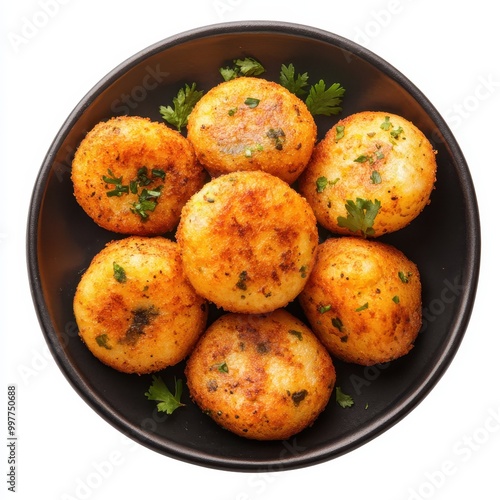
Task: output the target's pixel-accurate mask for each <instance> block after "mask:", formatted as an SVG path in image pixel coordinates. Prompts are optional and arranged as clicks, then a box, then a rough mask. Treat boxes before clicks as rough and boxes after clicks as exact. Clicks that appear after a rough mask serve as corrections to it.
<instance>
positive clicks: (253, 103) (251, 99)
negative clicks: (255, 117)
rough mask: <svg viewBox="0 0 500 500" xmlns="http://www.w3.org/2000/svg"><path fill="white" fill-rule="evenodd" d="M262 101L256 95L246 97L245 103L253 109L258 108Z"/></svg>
mask: <svg viewBox="0 0 500 500" xmlns="http://www.w3.org/2000/svg"><path fill="white" fill-rule="evenodd" d="M259 103H260V99H257V98H255V97H247V98H246V99H245V104H246V105H247V106H248V107H249V108H250V109H253V108H256V107H257V106H258V105H259Z"/></svg>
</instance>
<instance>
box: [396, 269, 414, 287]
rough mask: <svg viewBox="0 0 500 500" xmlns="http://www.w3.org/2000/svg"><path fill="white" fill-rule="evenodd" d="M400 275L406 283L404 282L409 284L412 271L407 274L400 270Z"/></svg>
mask: <svg viewBox="0 0 500 500" xmlns="http://www.w3.org/2000/svg"><path fill="white" fill-rule="evenodd" d="M398 276H399V279H400V280H401V281H402V282H403V283H404V284H407V283H409V281H410V276H411V273H407V274H405V273H404V272H403V271H399V272H398Z"/></svg>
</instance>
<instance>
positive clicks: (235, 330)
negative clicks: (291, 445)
mask: <svg viewBox="0 0 500 500" xmlns="http://www.w3.org/2000/svg"><path fill="white" fill-rule="evenodd" d="M185 374H186V379H187V385H188V388H189V392H190V394H191V397H192V399H193V400H194V401H195V402H196V403H197V404H198V406H200V408H201V409H202V410H203V411H204V412H205V413H207V414H208V415H210V417H212V418H213V419H214V421H215V422H217V423H218V424H219V425H221V426H222V427H224V428H225V429H228V430H229V431H232V432H234V433H235V434H238V435H240V436H243V437H246V438H249V439H258V440H275V439H288V438H289V437H290V436H292V435H294V434H296V433H298V432H300V431H301V430H303V429H304V428H306V427H308V426H310V425H312V424H313V422H314V421H315V420H316V418H317V417H318V415H319V414H320V413H321V412H322V411H323V409H324V408H325V406H326V404H327V403H328V400H329V398H330V395H331V393H332V390H333V387H334V384H335V369H334V366H333V364H332V360H331V358H330V355H329V354H328V352H327V350H326V349H325V348H324V346H323V345H322V344H321V343H320V342H319V341H318V339H317V338H316V337H315V335H314V334H313V333H312V332H311V330H310V329H309V328H308V327H307V326H306V325H304V324H303V323H302V322H300V321H299V320H297V319H296V318H295V317H293V316H292V315H291V314H290V313H288V312H286V311H285V310H283V309H278V310H276V311H274V312H272V313H269V314H265V315H245V314H233V313H228V314H226V315H224V316H222V317H220V318H219V319H218V320H216V321H215V322H214V323H213V324H212V325H211V326H210V327H209V328H208V330H207V331H206V332H205V334H204V335H203V336H202V337H201V339H200V341H199V342H198V343H197V344H196V347H195V349H194V350H193V352H192V354H191V356H190V357H189V359H188V361H187V365H186V370H185Z"/></svg>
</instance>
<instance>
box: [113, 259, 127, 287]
mask: <svg viewBox="0 0 500 500" xmlns="http://www.w3.org/2000/svg"><path fill="white" fill-rule="evenodd" d="M113 278H115V280H116V281H118V283H125V281H127V275H126V273H125V269H123V267H122V266H120V265H119V264H117V263H116V262H113Z"/></svg>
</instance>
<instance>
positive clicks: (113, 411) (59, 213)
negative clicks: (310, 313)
mask: <svg viewBox="0 0 500 500" xmlns="http://www.w3.org/2000/svg"><path fill="white" fill-rule="evenodd" d="M246 56H251V57H255V58H256V59H258V60H259V61H260V62H261V63H262V64H263V65H264V67H265V68H266V69H267V72H266V73H265V74H264V75H262V76H263V77H265V78H267V79H271V80H277V79H278V76H279V72H280V68H281V64H289V63H293V64H294V66H295V68H296V70H297V71H298V72H306V71H307V72H308V74H309V81H310V82H311V83H315V82H317V81H318V80H319V79H324V80H325V82H326V83H327V84H331V83H334V82H339V83H341V85H342V86H344V87H345V88H346V95H345V98H344V103H343V112H342V114H341V115H340V117H344V116H347V115H348V114H351V113H354V112H357V111H364V110H382V111H388V112H394V113H397V114H400V115H402V116H404V117H406V118H407V119H409V120H411V121H413V122H414V123H415V124H416V125H417V126H418V127H420V128H421V129H422V130H423V132H424V133H425V134H426V135H427V137H428V138H429V139H430V140H431V142H432V143H433V145H434V146H435V149H437V150H438V155H437V160H438V175H437V184H436V189H435V191H434V192H433V194H432V202H431V204H430V205H429V206H428V207H426V209H425V210H424V212H423V213H422V214H421V215H420V216H419V217H418V218H417V219H416V220H415V221H413V222H412V223H411V224H410V225H409V226H408V227H407V228H405V229H403V230H401V231H398V232H397V233H393V234H392V235H387V236H385V237H383V238H382V240H383V241H386V242H388V243H391V244H393V245H395V246H396V247H397V248H399V249H400V250H402V251H403V252H404V253H405V254H406V255H407V256H408V257H409V258H410V259H412V260H414V261H415V262H416V263H417V265H418V267H419V269H420V272H421V277H422V287H423V305H424V324H423V327H422V331H421V332H420V335H419V337H418V339H417V342H416V345H415V347H414V349H413V350H412V351H411V353H410V354H408V355H407V356H405V357H404V358H401V359H400V360H397V361H394V362H391V363H387V364H385V365H379V366H374V367H369V368H364V367H358V366H355V365H350V364H344V363H341V362H339V361H335V366H336V369H337V377H338V379H337V384H338V385H339V386H341V388H342V390H343V392H345V393H348V394H350V395H351V396H352V397H353V399H354V401H355V404H354V406H353V407H351V408H348V409H343V408H341V407H340V406H339V405H338V404H336V402H335V398H334V397H333V398H332V400H331V401H330V403H329V405H328V407H327V408H326V410H325V411H324V412H323V414H322V415H321V416H320V417H319V419H318V420H317V421H316V423H315V424H314V425H313V426H312V427H310V428H308V429H306V430H305V431H303V432H301V433H300V434H298V435H297V436H295V437H293V438H292V439H290V440H289V441H287V442H281V441H280V442H254V441H249V440H245V439H243V438H239V437H237V436H235V435H233V434H231V433H229V432H227V431H225V430H223V429H221V428H220V427H218V426H217V425H216V424H214V423H213V422H212V421H211V419H210V418H209V417H207V416H206V415H203V414H202V412H201V411H200V410H199V409H198V408H197V407H196V406H195V405H194V404H193V403H192V402H190V401H189V397H188V395H187V394H184V397H183V401H184V402H185V403H186V407H184V408H182V409H181V410H179V411H176V412H175V413H174V414H172V415H171V416H166V415H162V414H159V413H157V412H156V410H155V405H154V403H153V402H151V401H148V400H147V399H146V397H145V396H144V393H145V392H146V390H147V389H148V387H149V385H150V383H151V377H150V376H141V377H139V376H134V375H125V374H122V373H119V372H116V371H114V370H112V369H111V368H108V367H106V366H104V365H103V364H101V363H100V362H99V361H98V360H97V359H96V358H94V357H93V356H92V354H91V353H90V352H89V351H88V350H87V349H86V347H85V346H84V344H83V343H82V342H81V340H80V339H79V337H78V331H77V326H76V323H75V319H74V316H73V310H72V300H73V295H74V292H75V288H76V285H77V283H78V281H79V279H80V276H81V274H82V272H83V271H84V270H85V269H86V267H87V266H88V264H89V262H90V260H91V259H92V257H93V256H94V255H95V254H96V253H97V252H99V251H100V250H101V249H102V248H103V247H104V245H105V244H106V243H107V242H108V241H110V240H112V239H118V238H121V237H122V236H120V235H117V234H113V233H110V232H108V231H105V230H103V229H101V228H99V227H98V226H96V225H95V224H94V222H93V221H92V220H91V219H90V218H89V217H88V216H87V215H86V214H85V213H84V212H83V210H82V209H81V208H80V207H79V206H78V205H77V203H76V201H75V199H74V197H73V194H72V183H71V179H70V171H71V161H72V157H73V154H74V152H75V150H76V148H77V147H78V145H79V143H80V141H81V140H82V138H83V137H84V136H85V134H86V133H87V132H88V131H89V130H90V129H91V128H92V127H93V126H94V125H95V124H96V123H97V122H99V121H101V120H105V119H108V118H110V117H112V116H116V115H120V114H130V115H139V116H148V117H150V118H151V119H153V120H156V121H162V118H161V115H160V113H159V106H160V105H168V104H170V103H171V102H172V98H173V97H174V96H175V95H176V93H177V91H178V90H179V89H180V88H181V87H182V86H184V84H186V83H189V84H191V83H193V82H196V84H197V88H198V89H203V90H205V91H206V90H208V89H209V88H211V87H212V86H214V85H216V84H217V83H219V82H220V81H221V77H220V74H219V72H218V69H219V68H220V67H222V66H226V65H228V64H231V63H232V60H233V59H237V58H243V57H246ZM337 119H339V117H322V118H320V119H318V121H317V123H318V130H319V136H320V137H322V136H323V135H324V133H325V132H326V130H327V129H329V128H330V127H331V126H332V125H334V123H335V122H336V121H337ZM323 236H326V237H327V236H328V234H323ZM479 244H480V243H479V223H478V214H477V206H476V202H475V196H474V189H473V185H472V181H471V179H470V175H469V171H468V168H467V165H466V162H465V160H464V158H463V156H462V154H461V152H460V149H459V147H458V146H457V144H456V142H455V140H454V138H453V136H452V134H451V132H450V131H449V129H448V127H447V126H446V124H445V123H444V121H443V120H442V118H441V117H440V116H439V114H438V113H437V112H436V111H435V109H434V108H433V106H432V105H431V104H430V103H429V102H428V101H427V99H426V98H425V97H424V96H422V95H421V93H420V92H419V91H418V89H417V88H416V87H415V86H414V85H413V84H412V83H411V82H409V81H408V80H407V79H406V78H405V77H404V76H403V75H401V74H400V73H399V72H398V71H397V70H396V69H394V68H393V67H391V66H390V65H389V64H387V63H386V62H385V61H383V60H381V59H380V58H378V57H377V56H375V55H374V54H372V53H370V52H368V51H367V50H365V49H363V48H361V47H359V46H357V45H356V44H354V43H352V42H350V41H348V40H345V39H343V38H341V37H338V36H336V35H333V34H331V33H327V32H324V31H320V30H317V29H314V28H309V27H305V26H297V25H288V24H278V23H266V22H255V23H227V24H224V25H215V26H209V27H206V28H201V29H198V30H193V31H190V32H187V33H184V34H181V35H178V36H175V37H172V38H169V39H166V40H164V41H162V42H160V43H158V44H156V45H154V46H153V47H150V48H148V49H146V50H145V51H143V52H141V53H139V54H137V55H136V56H134V57H133V58H131V59H130V60H128V61H126V62H125V63H123V64H122V65H121V66H119V67H118V68H116V69H115V70H113V71H112V72H111V73H110V74H109V75H107V76H106V77H105V78H104V79H103V80H102V81H101V82H99V83H98V84H97V85H96V87H95V88H94V89H92V90H91V91H90V92H89V94H88V95H87V96H86V97H85V98H84V99H83V100H82V101H81V102H80V103H79V104H78V105H77V107H76V108H75V110H74V111H73V112H72V113H71V115H70V116H69V117H68V119H67V121H66V122H65V123H64V125H63V126H62V128H61V130H60V132H59V134H58V135H57V137H56V138H55V140H54V142H53V144H52V145H51V147H50V150H49V152H48V154H47V156H46V158H45V160H44V162H43V165H42V167H41V170H40V174H39V177H38V179H37V182H36V185H35V188H34V191H33V198H32V204H31V210H30V216H29V223H28V265H29V271H30V279H31V286H32V292H33V298H34V302H35V306H36V309H37V313H38V315H39V319H40V323H41V326H42V329H43V332H44V335H45V337H46V340H47V342H48V344H49V346H50V348H51V350H52V352H53V354H54V356H55V359H56V361H57V362H58V364H59V366H60V368H61V370H62V371H63V373H64V374H65V375H66V377H67V378H68V380H69V381H70V382H71V384H72V385H73V386H74V388H75V389H76V390H77V391H78V392H79V393H80V395H81V396H82V397H83V398H84V399H85V400H86V401H87V402H88V403H89V404H90V405H91V406H92V407H93V408H94V409H95V410H96V411H97V412H98V413H99V414H100V415H101V416H102V417H103V418H105V419H106V420H107V421H109V422H110V423H111V424H112V425H114V426H116V427H117V428H118V429H120V430H121V431H122V432H124V433H125V434H127V435H129V436H130V437H132V438H133V439H136V440H137V441H139V442H141V443H142V444H144V445H146V446H148V447H150V448H152V449H154V450H156V451H158V452H160V453H163V454H165V455H168V456H171V457H175V458H178V459H181V460H185V461H187V462H191V463H195V464H200V465H205V466H209V467H215V468H221V469H227V470H253V471H256V470H270V468H272V469H273V470H280V469H291V468H296V467H302V466H305V465H311V464H314V463H318V462H321V461H324V460H327V459H330V458H333V457H335V456H338V455H340V454H342V453H345V452H346V451H349V450H352V449H354V448H355V447H357V446H359V445H361V444H363V443H364V442H366V441H368V440H369V439H372V438H373V437H375V436H376V435H378V434H379V433H381V432H383V431H384V430H386V429H387V428H389V427H390V426H391V425H393V424H394V423H395V422H397V421H398V420H399V419H401V418H402V417H404V416H405V415H406V414H407V413H408V412H409V411H410V410H411V409H412V408H414V406H415V405H416V404H417V403H419V402H420V401H421V400H422V399H423V397H424V396H425V395H426V394H427V393H428V391H429V390H430V389H431V388H432V387H433V386H434V384H435V383H436V382H437V380H438V379H439V377H440V376H441V375H442V373H443V372H444V370H445V369H446V368H447V366H448V365H449V363H450V362H451V360H452V358H453V355H454V354H455V352H456V349H457V348H458V346H459V343H460V341H461V339H462V336H463V334H464V332H465V328H466V325H467V322H468V319H469V316H470V312H471V308H472V303H473V300H474V295H475V289H476V286H477V275H478V266H479ZM289 310H290V311H291V312H292V313H293V314H296V315H297V316H298V317H300V319H302V320H305V318H303V316H302V313H301V311H300V309H299V308H298V307H297V306H296V304H294V303H293V304H291V305H290V306H289ZM183 368H184V366H183V364H182V363H181V364H180V365H178V366H176V367H173V368H171V369H168V370H164V371H163V372H161V375H162V377H163V379H164V380H165V381H166V382H167V384H169V383H170V384H171V383H172V381H173V377H174V376H177V377H181V378H184V377H183Z"/></svg>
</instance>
